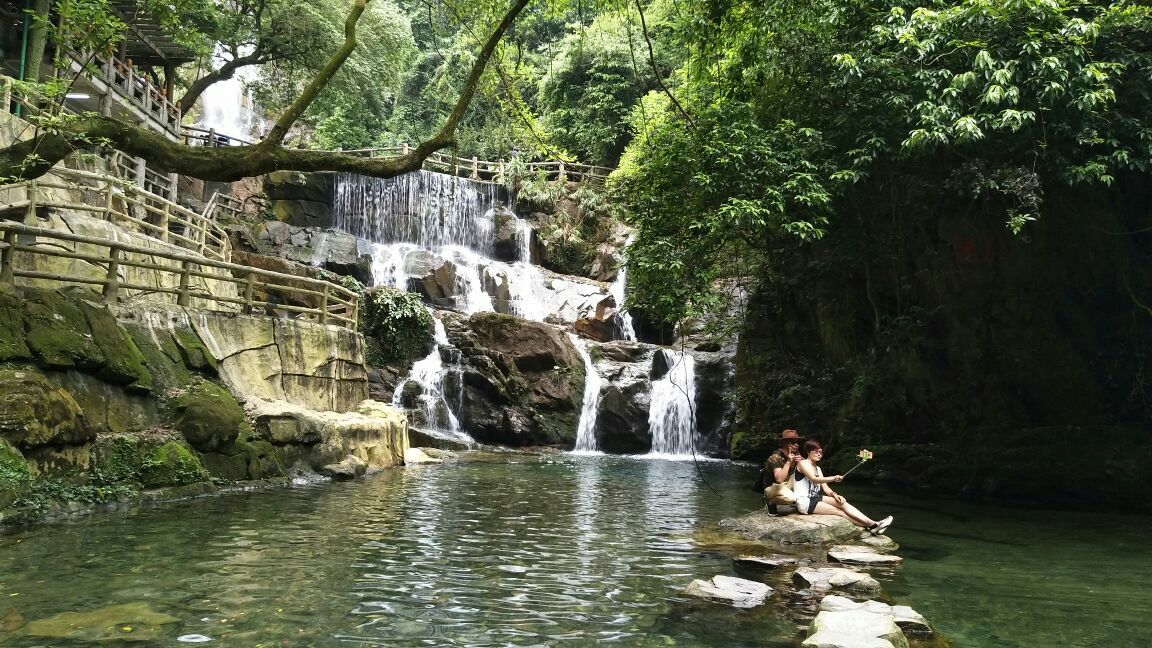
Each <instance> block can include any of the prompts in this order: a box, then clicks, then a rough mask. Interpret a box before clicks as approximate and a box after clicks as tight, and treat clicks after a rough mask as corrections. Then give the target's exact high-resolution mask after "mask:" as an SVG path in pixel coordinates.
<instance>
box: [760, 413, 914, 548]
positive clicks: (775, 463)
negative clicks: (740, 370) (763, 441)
mask: <svg viewBox="0 0 1152 648" xmlns="http://www.w3.org/2000/svg"><path fill="white" fill-rule="evenodd" d="M779 440H780V449H779V450H777V451H776V452H773V453H772V454H771V455H768V460H767V461H765V462H764V468H763V469H762V470H761V471H760V479H761V480H762V483H765V484H768V486H767V488H765V489H764V499H766V500H768V514H769V515H780V509H781V507H793V506H794V507H795V508H796V512H797V513H800V514H801V515H810V514H812V513H816V514H818V515H839V516H840V517H843V518H847V519H848V521H850V522H851V523H852V524H855V525H856V526H858V527H862V528H864V529H867V530H868V531H871V532H872V533H875V534H882V533H884V532H885V531H887V530H888V526H889V525H891V524H892V516H891V515H889V516H888V517H886V518H884V519H883V520H880V521H879V522H877V521H875V520H873V519H872V518H870V517H868V516H867V515H864V513H862V512H861V511H860V509H858V508H856V507H855V506H852V505H851V504H849V503H848V500H846V499H844V496H843V495H840V494H839V493H836V492H834V491H833V490H832V489H831V488H830V487H829V486H828V484H830V483H837V484H838V483H840V482H842V481H844V477H843V475H833V476H831V477H825V476H824V473H823V471H821V470H820V466H819V465H817V464H819V463H820V460H821V459H823V458H824V448H823V446H821V445H820V442H819V441H816V440H815V439H809V440H808V441H807V442H805V443H804V449H803V452H802V453H798V450H799V449H800V442H801V441H803V437H801V436H800V435H799V433H797V432H796V430H784V431H783V432H782V433H781V434H780V439H779ZM769 479H771V482H769V481H768V480H769Z"/></svg>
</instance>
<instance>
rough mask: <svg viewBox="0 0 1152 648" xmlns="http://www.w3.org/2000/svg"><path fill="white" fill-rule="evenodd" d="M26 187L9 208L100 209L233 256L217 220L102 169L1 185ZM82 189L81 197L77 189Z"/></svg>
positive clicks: (199, 249)
mask: <svg viewBox="0 0 1152 648" xmlns="http://www.w3.org/2000/svg"><path fill="white" fill-rule="evenodd" d="M20 188H23V189H24V194H25V198H24V200H11V199H9V200H8V202H7V203H6V204H5V207H6V208H9V209H24V210H26V211H27V212H28V213H35V211H36V208H37V207H40V206H44V207H57V208H61V209H73V210H77V211H83V212H89V213H93V214H96V215H97V216H98V217H99V218H101V219H103V220H106V221H109V222H112V223H116V224H119V225H124V224H129V225H131V226H134V227H136V228H137V229H139V231H141V232H143V233H144V234H146V235H147V236H151V237H153V238H156V239H159V240H160V241H163V242H165V243H171V244H173V245H177V246H179V247H182V248H184V249H187V250H191V251H194V252H196V253H197V254H200V255H203V256H206V257H209V258H212V259H216V260H218V261H229V260H230V259H231V256H232V247H231V243H230V242H229V240H228V234H227V233H226V232H225V231H224V230H223V229H222V228H221V227H220V226H219V225H217V224H216V223H215V222H213V221H211V220H209V219H207V218H205V217H204V216H202V215H200V214H197V213H196V212H194V211H192V210H190V209H187V208H185V207H182V206H180V205H178V204H176V203H174V202H172V201H170V200H168V199H167V198H163V197H161V196H158V195H155V194H152V193H149V192H147V191H142V190H140V189H139V188H137V187H136V186H135V185H134V184H131V183H128V182H125V181H123V180H119V179H117V178H113V177H111V176H107V175H103V174H100V173H91V172H88V171H76V170H73V169H53V170H52V172H51V173H50V174H48V175H45V176H42V177H40V178H37V179H35V180H26V181H23V182H19V183H14V184H7V185H0V191H5V190H7V191H13V190H16V191H18V190H19V189H20ZM76 192H80V194H81V195H80V196H79V199H76V198H77V197H76V196H75V195H74V194H75V193H76Z"/></svg>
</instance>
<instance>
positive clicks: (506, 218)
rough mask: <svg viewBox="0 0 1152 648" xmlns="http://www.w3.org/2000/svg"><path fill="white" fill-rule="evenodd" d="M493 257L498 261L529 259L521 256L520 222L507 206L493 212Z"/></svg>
mask: <svg viewBox="0 0 1152 648" xmlns="http://www.w3.org/2000/svg"><path fill="white" fill-rule="evenodd" d="M492 258H493V259H496V260H498V261H507V262H509V263H511V262H514V261H527V259H521V258H520V224H519V219H517V218H516V214H513V213H512V212H511V211H510V210H509V209H508V208H507V207H498V208H496V209H495V210H494V213H493V228H492Z"/></svg>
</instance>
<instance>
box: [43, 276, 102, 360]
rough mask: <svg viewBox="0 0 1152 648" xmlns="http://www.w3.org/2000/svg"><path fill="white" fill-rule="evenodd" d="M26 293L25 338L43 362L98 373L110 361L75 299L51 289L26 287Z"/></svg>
mask: <svg viewBox="0 0 1152 648" xmlns="http://www.w3.org/2000/svg"><path fill="white" fill-rule="evenodd" d="M24 297H25V298H24V330H25V331H26V335H25V338H24V339H25V341H26V342H27V344H28V347H29V349H30V350H31V351H32V354H33V355H34V356H35V357H36V360H37V363H38V364H39V365H40V366H42V367H44V368H46V369H73V368H75V369H80V370H83V371H88V372H93V373H95V372H97V371H99V370H100V369H101V368H102V367H103V366H104V365H105V364H106V363H107V358H106V357H105V356H104V352H103V351H102V350H101V349H100V345H99V344H97V342H96V340H95V338H94V337H93V335H92V331H91V329H90V328H89V326H88V318H86V317H85V316H84V311H82V310H80V307H79V306H78V305H77V304H76V303H75V302H73V301H72V300H69V299H67V298H66V297H64V296H63V295H62V294H60V293H58V292H56V291H52V290H26V291H25V295H24Z"/></svg>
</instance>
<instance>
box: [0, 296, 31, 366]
mask: <svg viewBox="0 0 1152 648" xmlns="http://www.w3.org/2000/svg"><path fill="white" fill-rule="evenodd" d="M22 308H23V305H22V304H21V303H20V299H19V298H18V297H16V296H15V295H11V294H8V293H5V292H0V362H9V361H12V360H27V359H29V358H31V357H32V352H31V351H30V350H29V349H28V345H27V344H26V343H25V342H24V318H23V316H22V315H21V309H22Z"/></svg>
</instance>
